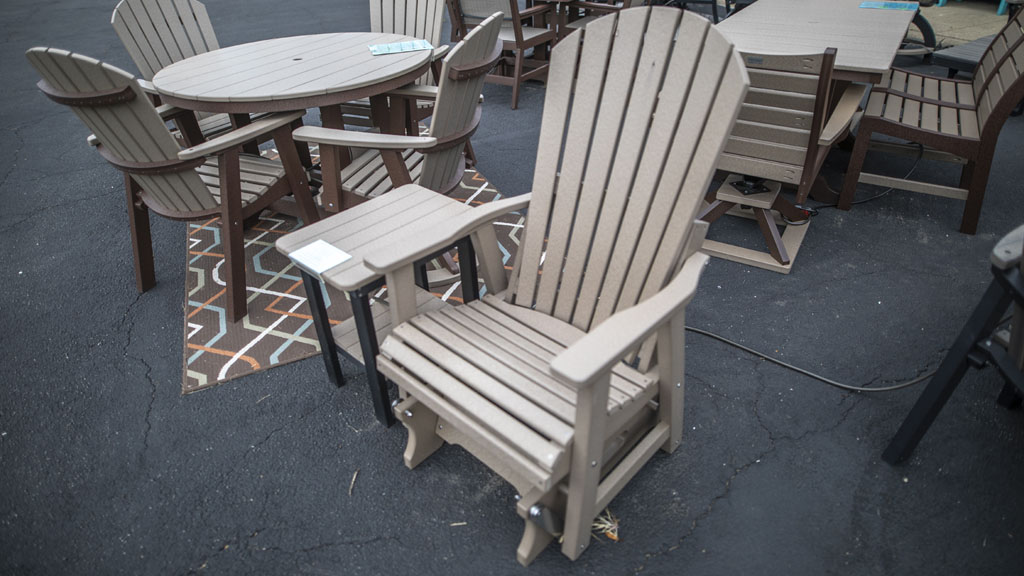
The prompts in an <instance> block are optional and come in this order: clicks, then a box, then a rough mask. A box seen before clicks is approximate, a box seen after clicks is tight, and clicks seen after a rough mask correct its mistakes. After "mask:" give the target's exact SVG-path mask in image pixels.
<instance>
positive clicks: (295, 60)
mask: <svg viewBox="0 0 1024 576" xmlns="http://www.w3.org/2000/svg"><path fill="white" fill-rule="evenodd" d="M299 60H302V58H292V61H293V62H298V61H299Z"/></svg>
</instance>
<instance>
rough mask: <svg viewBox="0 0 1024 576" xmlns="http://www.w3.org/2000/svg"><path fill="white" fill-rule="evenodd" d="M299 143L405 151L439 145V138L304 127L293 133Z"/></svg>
mask: <svg viewBox="0 0 1024 576" xmlns="http://www.w3.org/2000/svg"><path fill="white" fill-rule="evenodd" d="M292 137H293V138H295V140H296V141H298V142H315V143H316V144H321V145H333V146H351V147H354V148H376V149H378V150H405V149H407V148H413V149H417V148H430V147H431V146H434V145H436V144H437V138H432V137H430V136H405V135H402V134H378V133H376V132H355V131H352V130H339V129H337V128H321V127H319V126H303V127H301V128H297V129H296V130H295V132H292Z"/></svg>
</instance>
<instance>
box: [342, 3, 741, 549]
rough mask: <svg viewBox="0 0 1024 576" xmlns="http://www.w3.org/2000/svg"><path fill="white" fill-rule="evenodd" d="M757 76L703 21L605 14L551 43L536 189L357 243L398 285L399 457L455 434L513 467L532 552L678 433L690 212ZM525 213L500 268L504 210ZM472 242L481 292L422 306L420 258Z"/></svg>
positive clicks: (381, 361) (582, 525)
mask: <svg viewBox="0 0 1024 576" xmlns="http://www.w3.org/2000/svg"><path fill="white" fill-rule="evenodd" d="M584 37H585V41H583V42H581V40H582V39H583V38H584ZM746 86H747V78H746V72H745V70H744V68H743V64H742V62H741V61H740V58H739V55H738V54H737V53H735V51H734V48H733V46H732V45H731V43H730V42H729V41H728V40H726V39H725V37H724V36H723V35H722V34H721V33H720V32H718V31H717V30H715V29H714V28H713V27H712V26H711V25H710V24H709V23H708V22H707V21H706V20H705V19H703V18H701V17H699V16H695V15H693V14H688V13H683V12H681V11H679V10H674V9H671V8H662V7H655V8H648V7H643V8H634V9H631V10H624V11H622V12H620V13H618V14H612V15H609V16H608V17H605V18H600V19H598V20H596V21H594V22H593V23H592V24H590V25H589V26H587V28H586V29H585V30H578V31H576V32H574V33H573V34H571V35H570V36H568V37H567V38H566V40H565V41H563V42H561V43H559V45H558V46H556V47H555V49H554V51H553V53H552V61H551V80H550V83H549V85H548V88H547V94H546V98H545V106H544V115H543V120H542V124H541V132H540V143H539V149H538V151H537V163H536V169H535V172H534V180H533V193H532V195H530V194H527V195H524V196H517V197H512V198H508V199H505V200H499V201H497V202H494V203H491V204H487V205H485V206H482V207H478V208H472V209H469V210H465V211H462V212H460V213H459V216H456V217H455V218H454V219H452V220H451V221H450V223H448V224H447V225H445V226H444V227H443V229H437V228H428V227H424V226H417V225H416V224H413V229H412V230H409V231H408V232H406V233H404V235H403V236H402V237H403V238H408V239H409V240H408V241H406V242H401V243H397V244H394V245H392V246H389V247H386V248H383V249H381V251H379V252H373V253H368V254H365V255H364V260H363V264H364V265H365V266H367V267H369V268H370V269H372V270H373V271H374V272H376V273H379V274H383V275H384V276H385V280H386V283H387V287H388V292H389V310H390V315H391V319H392V322H391V325H392V326H394V327H395V328H394V329H393V331H392V332H391V335H390V336H388V337H387V339H386V340H385V341H384V342H383V344H382V345H381V354H380V355H379V356H378V357H377V364H378V366H379V368H380V370H381V371H383V372H384V373H385V374H386V375H387V377H388V378H390V379H391V380H392V381H393V382H394V383H395V384H396V385H397V386H398V388H399V391H400V401H399V402H398V404H397V405H396V406H395V409H394V410H395V415H396V416H397V418H398V419H399V420H401V421H402V422H403V424H404V425H405V426H406V428H407V429H408V430H409V441H408V445H407V448H406V451H405V462H406V465H407V466H409V467H410V468H411V467H414V466H416V465H417V464H419V463H420V462H421V461H423V459H425V458H427V457H428V456H429V455H430V454H432V453H433V452H434V451H436V450H437V449H438V448H439V447H440V446H441V445H442V444H443V443H444V442H450V443H453V444H459V445H461V446H463V447H464V448H465V449H467V450H468V451H469V452H471V453H472V454H473V455H474V456H476V457H477V458H479V459H480V460H481V461H482V462H483V463H484V464H486V465H487V466H489V467H490V468H491V469H492V470H493V471H495V472H496V473H497V474H499V475H501V476H502V477H503V478H505V479H506V480H508V481H509V482H510V483H511V484H512V485H513V486H514V487H515V489H516V490H517V491H518V492H519V494H520V495H521V496H522V497H521V499H520V500H519V502H518V506H517V509H518V512H519V515H520V516H521V517H522V518H523V519H524V520H525V531H524V534H523V539H522V541H521V543H520V545H519V551H518V554H517V556H518V559H519V561H520V562H521V563H523V564H528V563H529V562H531V561H532V560H533V559H534V558H535V557H536V556H537V554H539V553H540V552H541V551H542V550H543V549H544V548H545V547H546V546H547V544H548V543H549V542H551V540H552V539H554V538H558V537H559V536H561V537H562V538H563V540H562V544H561V549H562V552H563V553H564V554H565V555H566V556H568V557H570V558H577V557H578V556H579V555H580V554H581V553H582V552H583V550H584V549H585V548H586V547H587V546H588V544H589V542H590V539H591V537H590V526H591V522H592V521H593V519H594V517H595V516H596V515H597V514H598V513H599V512H600V511H601V510H603V509H604V507H605V506H606V505H607V504H608V503H609V501H611V499H612V498H614V497H615V495H616V494H618V493H619V491H620V490H622V488H623V487H624V486H625V485H626V484H627V482H628V481H629V480H630V479H631V478H632V477H633V476H634V475H635V474H636V473H637V472H638V471H639V470H640V468H641V467H642V466H643V464H644V463H646V462H647V461H648V460H649V459H650V458H651V457H652V455H653V454H654V453H655V452H656V451H658V450H659V449H661V450H664V451H666V452H672V451H674V450H675V449H676V448H677V447H678V446H679V444H680V442H681V439H682V415H683V380H684V370H683V350H684V345H683V327H684V311H685V308H686V304H687V303H688V302H689V300H690V299H691V298H692V297H693V294H694V291H695V289H696V284H697V280H698V278H699V276H700V273H701V270H702V269H703V267H704V264H705V262H706V261H707V256H705V255H702V254H698V253H696V250H697V248H698V247H699V246H700V243H701V240H702V238H703V233H704V231H705V225H704V224H698V225H695V224H694V218H695V216H696V214H697V211H698V208H699V206H700V202H701V199H702V197H703V194H704V190H705V189H706V188H707V186H708V183H709V181H710V179H711V176H712V173H713V171H714V166H715V163H716V162H717V159H718V156H719V154H720V153H721V151H722V148H723V146H724V144H725V141H726V138H727V137H728V134H729V132H730V131H731V129H732V125H733V122H734V121H735V118H736V114H737V112H738V111H739V106H740V103H741V102H742V100H743V95H744V92H745V91H746ZM583 87H586V89H583ZM563 144H564V145H563ZM408 188H409V187H406V188H404V189H403V190H405V191H407V192H408ZM415 195H416V194H412V195H411V196H415ZM371 202H376V203H378V204H379V206H380V208H379V209H380V210H408V209H410V208H409V206H403V204H402V202H401V201H390V200H388V198H387V197H385V198H380V199H375V200H372V201H371ZM450 202H453V203H454V202H456V201H454V200H451V201H450ZM369 205H370V204H367V205H365V206H369ZM362 208H364V207H363V206H361V207H360V209H362ZM523 208H528V219H527V222H526V227H525V230H524V232H523V236H522V243H521V246H520V249H519V251H518V254H517V255H516V263H515V267H514V268H513V271H512V274H511V278H510V279H506V276H505V270H504V268H503V266H502V259H501V255H500V253H499V252H498V250H499V249H498V246H497V242H496V236H495V234H494V229H493V226H492V224H491V222H492V221H493V220H494V219H495V218H497V217H498V216H499V215H501V214H504V213H506V212H508V211H515V210H521V209H523ZM466 237H470V238H471V239H472V241H473V246H474V252H475V253H476V255H477V257H478V259H479V261H480V265H481V275H482V276H483V278H484V280H485V284H486V287H487V291H488V294H486V295H485V296H484V297H483V298H482V299H478V300H473V301H471V302H469V303H468V304H466V305H463V306H454V307H446V308H444V309H441V310H437V311H435V312H428V313H425V314H422V315H416V290H415V287H414V282H413V280H414V276H415V273H414V266H415V262H417V261H418V259H420V258H422V257H424V256H426V255H429V254H431V253H432V251H434V250H437V249H438V247H444V246H448V245H450V244H451V243H453V241H459V240H460V239H462V238H466ZM396 242H397V241H396ZM623 360H626V362H624V361H623Z"/></svg>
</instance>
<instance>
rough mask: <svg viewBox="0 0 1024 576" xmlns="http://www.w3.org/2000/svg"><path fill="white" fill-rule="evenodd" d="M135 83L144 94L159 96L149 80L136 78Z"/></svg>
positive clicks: (158, 92)
mask: <svg viewBox="0 0 1024 576" xmlns="http://www.w3.org/2000/svg"><path fill="white" fill-rule="evenodd" d="M135 81H136V82H138V83H139V88H142V91H143V92H145V93H146V94H156V95H157V96H159V95H160V91H159V90H157V89H156V86H154V85H153V83H152V82H150V81H149V80H144V79H142V78H136V79H135Z"/></svg>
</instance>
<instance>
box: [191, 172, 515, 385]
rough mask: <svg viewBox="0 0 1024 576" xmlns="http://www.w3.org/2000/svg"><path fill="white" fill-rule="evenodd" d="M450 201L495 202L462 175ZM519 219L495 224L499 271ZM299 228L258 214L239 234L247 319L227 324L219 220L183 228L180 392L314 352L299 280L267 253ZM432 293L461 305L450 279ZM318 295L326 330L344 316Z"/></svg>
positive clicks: (340, 302) (483, 184)
mask: <svg viewBox="0 0 1024 576" xmlns="http://www.w3.org/2000/svg"><path fill="white" fill-rule="evenodd" d="M450 196H451V197H452V198H458V199H460V200H463V201H465V202H466V203H468V204H473V205H478V204H484V203H487V202H492V201H494V200H497V199H498V198H501V194H499V193H498V191H497V190H495V189H494V188H493V187H491V186H490V185H489V184H488V182H487V180H486V179H485V178H484V177H483V176H481V175H480V174H479V173H478V172H476V171H475V170H470V169H467V170H466V174H465V176H464V177H463V179H462V182H461V184H460V186H459V188H458V189H457V190H456V191H455V192H453V193H452V194H451V195H450ZM524 219H525V217H524V216H522V215H520V214H509V215H506V216H504V217H503V218H502V219H501V220H500V221H499V222H496V223H495V226H496V227H497V230H496V231H497V233H498V238H499V243H500V244H501V250H502V252H503V256H504V259H505V263H506V267H510V266H511V264H512V257H513V256H514V254H515V251H516V248H517V247H518V245H519V233H520V230H521V229H522V226H523V222H524ZM299 225H300V224H299V222H298V221H297V220H296V219H295V218H292V217H290V216H286V215H283V214H277V213H273V212H270V211H266V212H264V213H263V215H262V216H261V218H260V221H259V222H258V223H257V224H256V225H254V226H253V227H252V228H250V229H249V230H247V231H246V234H245V256H246V266H245V280H246V286H247V293H248V312H249V313H248V314H247V315H246V317H245V318H244V319H243V320H240V321H239V322H237V323H234V324H232V323H231V322H228V321H227V318H226V317H225V315H224V302H225V300H226V296H225V290H224V281H223V280H222V279H221V276H220V267H221V266H222V265H223V263H224V255H223V251H222V245H221V240H220V219H219V218H213V219H211V220H209V221H205V222H194V223H191V224H190V226H189V229H188V275H187V276H186V282H185V284H186V285H185V301H186V306H185V318H184V362H183V370H182V393H183V394H189V393H191V392H195V391H198V390H202V389H204V388H208V387H210V386H214V385H216V384H220V383H222V382H225V381H227V380H231V379H233V378H238V377H240V376H245V375H246V374H251V373H253V372H258V371H261V370H267V369H269V368H273V367H274V366H281V365H283V364H287V363H289V362H295V361H297V360H302V359H304V358H309V357H310V356H316V355H318V354H320V344H319V342H318V341H317V339H316V329H315V328H314V326H313V319H312V317H311V316H310V314H309V306H308V305H307V303H306V291H305V289H304V288H303V286H302V278H301V277H300V275H299V272H298V270H297V269H295V267H294V265H293V264H292V263H291V261H290V260H288V258H286V257H284V256H283V255H281V254H280V253H279V252H278V251H277V250H276V249H275V248H274V242H275V241H276V240H277V239H278V238H280V237H281V236H282V235H283V234H287V233H288V232H291V231H292V230H295V229H297V228H299ZM433 290H434V293H435V295H436V296H437V297H438V298H442V299H444V300H447V301H452V302H461V298H460V296H461V293H460V291H459V282H457V281H456V282H455V283H453V284H450V285H448V286H439V287H438V286H435V287H433ZM325 296H326V301H327V302H328V304H329V307H328V316H329V317H330V319H331V323H332V324H335V323H338V322H340V321H342V320H344V319H346V318H348V317H349V316H351V314H352V313H351V309H350V308H349V305H348V301H347V300H346V299H345V297H344V295H343V294H341V293H340V292H336V291H334V290H333V289H331V290H328V291H327V293H326V294H325ZM318 361H319V360H318Z"/></svg>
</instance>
